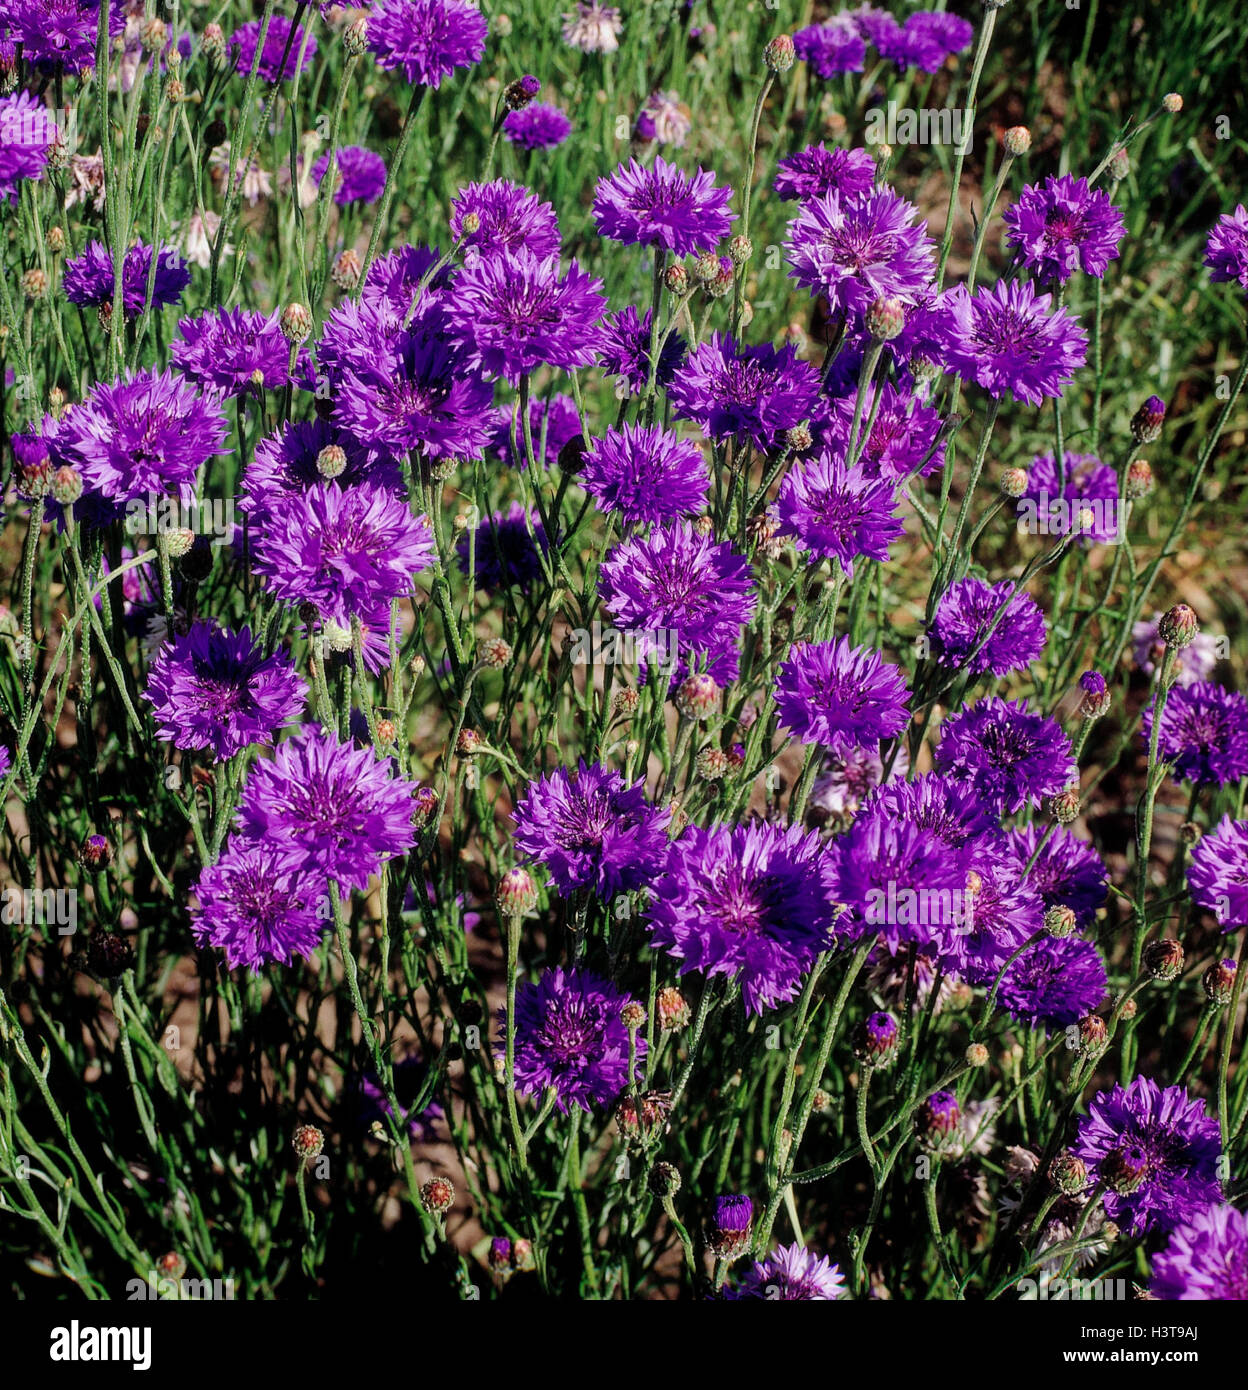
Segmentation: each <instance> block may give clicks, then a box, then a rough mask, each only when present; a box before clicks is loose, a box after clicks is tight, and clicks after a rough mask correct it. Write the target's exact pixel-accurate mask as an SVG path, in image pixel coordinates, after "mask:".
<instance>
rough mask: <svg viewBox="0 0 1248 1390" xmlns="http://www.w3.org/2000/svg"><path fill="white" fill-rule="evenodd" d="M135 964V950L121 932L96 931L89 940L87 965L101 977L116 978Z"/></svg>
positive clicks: (93, 972)
mask: <svg viewBox="0 0 1248 1390" xmlns="http://www.w3.org/2000/svg"><path fill="white" fill-rule="evenodd" d="M133 964H134V951H133V950H132V949H131V946H130V943H129V942H128V941H127V940H126V938H125V937H124V936H122V934H121V933H120V932H116V931H108V930H104V931H94V932H92V933H91V939H90V940H89V941H88V942H87V966H88V968H89V969H90V971H91V972H92V974H94V975H98V976H100V978H101V979H106V980H116V979H118V978H119V977H120V976H122V975H124V974H125V973H126V971H127V970H129V969H130V967H131V966H132V965H133Z"/></svg>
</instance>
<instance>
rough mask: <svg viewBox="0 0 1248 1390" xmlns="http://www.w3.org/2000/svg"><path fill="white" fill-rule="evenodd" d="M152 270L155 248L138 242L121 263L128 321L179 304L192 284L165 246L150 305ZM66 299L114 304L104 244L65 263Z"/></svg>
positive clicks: (93, 244) (110, 262)
mask: <svg viewBox="0 0 1248 1390" xmlns="http://www.w3.org/2000/svg"><path fill="white" fill-rule="evenodd" d="M151 266H152V248H151V247H150V246H145V245H144V244H143V243H142V242H136V243H135V244H134V245H133V246H132V247H130V249H129V250H128V251H127V252H126V254H125V256H124V258H123V260H122V272H121V286H122V291H121V298H122V307H123V308H124V309H125V311H126V317H127V318H134V317H135V316H136V315H138V314H140V313H142V311H143V310H144V308H145V307H151V308H156V307H158V306H160V305H162V304H176V303H177V302H178V300H179V299H181V298H182V291H183V290H184V289H185V288H186V287H187V285H189V284H190V283H191V272H190V271H189V270H188V269H187V268H186V266H185V265H184V264H183V262H182V260H181V257H180V256H179V254H178V252H177V251H175V250H174V249H173V247H171V246H162V247H161V249H160V252H159V253H158V255H157V257H156V279H155V282H154V284H153V286H152V302H151V305H150V306H148V303H147V282H148V277H149V274H150V272H151ZM61 285H62V288H63V289H64V291H65V298H66V299H68V300H69V302H70V303H71V304H82V305H100V304H111V303H112V299H113V288H114V278H113V258H112V256H111V255H110V254H109V251H108V248H107V247H106V246H105V245H104V243H103V242H102V241H93V242H90V243H89V244H88V246H87V248H86V250H85V251H83V253H82V255H80V256H75V257H72V258H71V259H70V260H67V261H66V262H65V275H64V278H63V280H62V281H61Z"/></svg>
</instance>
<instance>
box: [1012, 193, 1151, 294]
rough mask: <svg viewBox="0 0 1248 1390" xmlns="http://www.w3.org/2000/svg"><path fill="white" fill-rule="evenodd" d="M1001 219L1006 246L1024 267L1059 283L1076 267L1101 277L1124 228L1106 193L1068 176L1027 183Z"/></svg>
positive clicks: (1115, 252) (1120, 216) (1124, 230)
mask: <svg viewBox="0 0 1248 1390" xmlns="http://www.w3.org/2000/svg"><path fill="white" fill-rule="evenodd" d="M1002 220H1003V221H1004V222H1005V225H1006V227H1008V228H1009V230H1008V232H1007V233H1006V238H1005V240H1006V244H1007V245H1008V246H1010V247H1012V248H1013V249H1014V251H1015V252H1016V254H1017V256H1018V259H1019V260H1020V261H1021V262H1022V263H1023V265H1025V266H1026V267H1027V268H1028V270H1030V271H1031V272H1032V273H1033V274H1034V275H1035V276H1036V278H1037V279H1039V280H1050V279H1055V280H1057V282H1058V283H1059V284H1062V285H1064V284H1065V283H1066V281H1067V280H1069V279H1070V277H1071V276H1072V275H1073V274H1074V273H1075V271H1076V270H1082V271H1083V272H1084V274H1085V275H1093V276H1095V277H1096V278H1097V279H1098V280H1099V279H1101V278H1102V277H1103V276H1104V274H1105V271H1106V268H1107V267H1108V265H1109V263H1110V261H1112V260H1117V258H1118V243H1119V242H1120V241H1121V240H1122V238H1123V236H1124V234H1125V232H1126V226H1125V224H1124V222H1123V220H1122V213H1121V212H1120V211H1119V210H1118V209H1117V208H1116V207H1115V206H1114V204H1113V203H1112V202H1110V199H1109V195H1108V194H1107V193H1104V192H1102V191H1101V190H1100V189H1099V188H1098V189H1093V188H1089V187H1088V181H1087V179H1082V178H1076V177H1075V176H1074V175H1073V174H1064V175H1063V176H1062V177H1061V178H1048V179H1045V181H1044V183H1043V184H1040V185H1036V184H1030V185H1028V186H1027V187H1026V188H1024V189H1023V191H1022V193H1021V194H1020V195H1019V198H1018V201H1017V202H1015V203H1014V204H1012V205H1011V206H1010V207H1008V208H1006V210H1005V212H1004V214H1003V215H1002Z"/></svg>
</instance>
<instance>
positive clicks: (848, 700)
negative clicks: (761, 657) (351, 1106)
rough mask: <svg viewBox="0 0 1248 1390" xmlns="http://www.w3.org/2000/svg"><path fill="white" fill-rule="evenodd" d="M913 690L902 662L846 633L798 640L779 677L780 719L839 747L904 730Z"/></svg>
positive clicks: (811, 738)
mask: <svg viewBox="0 0 1248 1390" xmlns="http://www.w3.org/2000/svg"><path fill="white" fill-rule="evenodd" d="M909 696H910V691H909V689H908V688H907V686H906V678H905V676H904V675H903V674H902V672H901V670H900V668H899V667H896V666H894V665H893V664H892V663H891V662H888V661H885V660H883V658H882V657H881V656H880V654H879V652H876V651H872V650H871V648H869V647H854V646H851V645H850V641H849V638H848V637H845V636H842V637H839V638H838V639H837V640H836V641H834V642H797V643H794V645H793V646H792V647H791V648H790V650H789V659H788V660H787V661H784V662H782V663H781V665H780V672H779V676H778V677H777V680H776V709H777V711H778V713H779V715H780V722H781V725H782V726H783V727H784V728H787V729H788V730H789V731H790V732H791V733H792V734H793V736H794V737H795V738H796V739H798V740H799V741H800V742H802V743H816V744H818V745H819V746H820V747H822V748H830V749H831V750H832V751H833V752H834V753H840V752H843V751H845V750H846V749H848V748H852V747H854V746H856V745H858V744H865V743H878V742H879V741H880V740H881V739H885V738H893V737H894V736H895V735H896V734H899V733H900V732H901V731H902V730H903V729H904V728H905V727H906V725H907V724H908V723H909V722H910V714H909V711H908V710H907V708H906V702H907V700H908V699H909Z"/></svg>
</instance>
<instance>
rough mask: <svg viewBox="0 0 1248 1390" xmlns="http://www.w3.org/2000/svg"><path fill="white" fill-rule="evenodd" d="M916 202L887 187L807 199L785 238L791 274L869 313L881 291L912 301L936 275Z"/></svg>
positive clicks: (841, 304)
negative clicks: (859, 192)
mask: <svg viewBox="0 0 1248 1390" xmlns="http://www.w3.org/2000/svg"><path fill="white" fill-rule="evenodd" d="M918 217H919V210H918V208H916V207H915V206H914V204H913V203H910V202H907V200H906V199H905V198H903V197H902V196H901V195H900V194H899V193H897V192H896V191H895V190H894V189H892V188H890V187H887V186H885V187H883V188H877V189H874V190H873V191H872V192H870V193H866V194H863V195H862V196H861V197H845V196H842V195H841V194H840V193H837V192H835V191H833V192H831V193H825V194H824V195H823V196H822V197H820V198H812V199H810V201H808V202H806V203H803V204H802V205H801V208H800V209H799V211H798V213H797V216H796V217H795V218H794V219H793V220H792V221H791V222H790V223H789V234H788V237H787V239H786V240H785V243H784V244H785V248H786V250H787V252H788V260H789V265H790V266H791V267H792V268H791V269H790V271H789V275H790V277H791V278H792V279H794V280H796V281H797V283H798V284H799V285H802V286H804V287H805V288H806V289H808V290H809V291H810V292H811V294H812V295H821V294H822V295H826V296H827V299H828V302H829V304H830V305H831V306H832V309H833V311H834V312H837V313H842V314H854V315H857V314H865V313H866V311H867V310H868V309H869V308H870V307H871V305H872V304H874V303H875V301H876V300H877V299H880V298H884V297H886V298H893V299H900V300H901V301H902V302H903V303H905V304H908V303H910V302H912V301H913V300H914V298H915V297H916V296H917V295H918V294H919V293H920V292H921V291H922V290H925V289H926V288H927V287H928V286H929V284H930V283H931V278H932V269H933V264H932V262H933V250H932V241H931V238H930V237H929V236H928V235H927V233H926V231H925V229H924V226H922V225H921V226H914V225H913V224H914V222H915V221H916V219H918Z"/></svg>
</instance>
